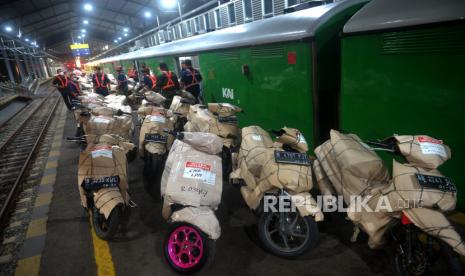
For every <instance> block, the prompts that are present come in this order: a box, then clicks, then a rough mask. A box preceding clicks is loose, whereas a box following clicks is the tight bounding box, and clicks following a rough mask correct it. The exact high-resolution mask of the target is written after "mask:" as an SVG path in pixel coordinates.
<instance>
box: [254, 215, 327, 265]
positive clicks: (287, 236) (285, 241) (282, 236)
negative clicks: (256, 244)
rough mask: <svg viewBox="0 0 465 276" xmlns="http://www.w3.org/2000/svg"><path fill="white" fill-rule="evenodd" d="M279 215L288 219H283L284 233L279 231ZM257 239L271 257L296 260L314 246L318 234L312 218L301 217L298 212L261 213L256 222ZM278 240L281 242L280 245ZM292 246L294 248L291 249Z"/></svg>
mask: <svg viewBox="0 0 465 276" xmlns="http://www.w3.org/2000/svg"><path fill="white" fill-rule="evenodd" d="M280 214H283V216H284V217H286V218H289V221H288V219H285V220H286V221H285V225H286V228H287V227H288V228H287V229H285V230H284V231H281V229H279V224H280V217H281V216H280ZM292 225H293V226H292ZM294 231H296V232H294ZM297 232H299V233H297ZM258 237H259V239H260V242H261V243H262V245H263V247H264V248H265V249H267V250H268V251H269V252H270V253H272V254H273V255H276V256H278V257H282V258H297V257H299V256H301V255H303V254H305V253H306V252H307V251H308V250H310V249H311V248H313V247H315V246H316V244H317V242H318V237H319V232H318V226H317V224H316V222H315V220H314V219H313V217H311V216H305V217H302V216H300V214H299V212H298V211H297V212H286V213H279V212H261V213H260V218H259V220H258ZM279 240H281V241H282V245H281V244H280V243H279ZM293 245H296V246H294V247H293Z"/></svg>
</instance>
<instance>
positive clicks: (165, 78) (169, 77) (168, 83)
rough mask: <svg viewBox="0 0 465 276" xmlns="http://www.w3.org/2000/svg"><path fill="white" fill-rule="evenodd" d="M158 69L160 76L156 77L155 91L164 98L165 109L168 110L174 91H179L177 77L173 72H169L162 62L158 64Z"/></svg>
mask: <svg viewBox="0 0 465 276" xmlns="http://www.w3.org/2000/svg"><path fill="white" fill-rule="evenodd" d="M159 69H160V71H161V74H159V75H158V77H157V85H156V87H155V91H156V92H160V93H161V94H162V95H163V97H165V98H166V101H165V108H169V107H170V105H171V101H172V100H173V97H174V95H175V93H176V91H178V90H179V81H178V76H176V74H175V73H174V72H171V71H170V70H169V69H168V65H166V63H164V62H162V63H160V65H159Z"/></svg>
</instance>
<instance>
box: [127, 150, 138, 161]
mask: <svg viewBox="0 0 465 276" xmlns="http://www.w3.org/2000/svg"><path fill="white" fill-rule="evenodd" d="M136 157H137V147H134V148H133V149H132V150H130V151H128V153H126V160H127V161H128V163H131V162H132V161H134V160H136Z"/></svg>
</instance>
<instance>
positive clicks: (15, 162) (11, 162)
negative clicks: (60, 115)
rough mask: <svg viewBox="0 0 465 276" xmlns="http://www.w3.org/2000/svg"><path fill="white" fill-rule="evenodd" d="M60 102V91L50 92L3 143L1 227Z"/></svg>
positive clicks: (0, 164) (0, 152) (0, 179)
mask: <svg viewBox="0 0 465 276" xmlns="http://www.w3.org/2000/svg"><path fill="white" fill-rule="evenodd" d="M59 102H60V97H58V96H57V93H49V94H48V95H47V96H46V97H44V98H43V99H42V100H40V103H39V104H38V105H37V106H36V107H35V108H34V110H33V111H32V112H29V113H28V115H27V116H28V117H27V118H26V119H25V120H23V121H22V123H20V124H19V125H18V127H17V128H16V129H15V130H14V131H13V132H12V133H11V134H10V135H9V136H8V137H7V138H6V139H5V141H4V143H2V144H1V145H0V229H3V227H4V225H5V224H6V223H7V222H8V219H9V215H10V214H11V211H12V210H13V208H14V206H15V203H16V198H17V195H18V193H19V192H20V190H21V185H22V182H23V180H24V178H25V176H27V174H28V172H29V167H30V165H31V163H32V161H33V160H34V157H35V154H36V151H37V149H38V148H39V145H40V143H41V141H42V139H43V137H44V135H45V133H46V130H47V127H48V126H49V123H50V121H51V120H52V118H53V114H54V113H55V110H56V108H57V106H58V104H59Z"/></svg>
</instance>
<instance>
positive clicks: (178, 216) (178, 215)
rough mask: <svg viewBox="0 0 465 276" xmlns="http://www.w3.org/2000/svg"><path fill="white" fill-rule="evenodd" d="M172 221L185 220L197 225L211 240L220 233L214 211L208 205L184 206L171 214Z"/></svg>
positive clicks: (216, 237)
mask: <svg viewBox="0 0 465 276" xmlns="http://www.w3.org/2000/svg"><path fill="white" fill-rule="evenodd" d="M171 221H172V222H187V223H190V224H193V225H195V226H197V227H198V228H199V229H200V230H202V231H203V232H204V233H205V234H207V235H208V237H209V238H210V239H212V240H216V239H218V238H219V237H220V235H221V227H220V223H219V222H218V219H217V218H216V216H215V213H214V212H213V210H212V209H210V208H208V207H203V206H201V207H185V208H182V209H181V210H179V211H176V212H174V213H173V214H172V215H171Z"/></svg>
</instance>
